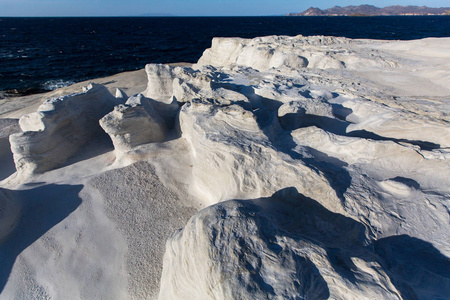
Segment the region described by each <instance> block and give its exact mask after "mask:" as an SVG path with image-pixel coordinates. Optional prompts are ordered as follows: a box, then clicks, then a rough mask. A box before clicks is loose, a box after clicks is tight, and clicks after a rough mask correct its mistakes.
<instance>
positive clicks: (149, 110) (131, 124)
mask: <svg viewBox="0 0 450 300" xmlns="http://www.w3.org/2000/svg"><path fill="white" fill-rule="evenodd" d="M100 125H101V126H102V128H103V130H105V132H106V133H108V134H109V136H110V137H111V140H112V142H113V144H114V148H115V149H116V150H117V151H127V150H131V149H133V148H134V147H136V146H138V145H142V144H147V143H152V142H161V141H163V140H164V138H165V135H166V131H167V128H166V126H165V124H164V121H163V119H162V118H161V117H160V116H159V114H158V111H157V110H156V109H155V107H154V105H153V104H152V102H151V100H149V99H146V98H144V97H143V96H142V95H138V96H136V97H132V98H130V99H128V101H127V102H126V103H125V104H121V105H118V106H116V107H115V108H114V110H113V111H112V112H110V113H109V114H107V115H106V116H104V117H103V118H102V119H101V120H100Z"/></svg>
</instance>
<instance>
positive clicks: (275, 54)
mask: <svg viewBox="0 0 450 300" xmlns="http://www.w3.org/2000/svg"><path fill="white" fill-rule="evenodd" d="M350 43H354V41H352V40H350V39H346V38H341V37H327V36H314V37H307V38H305V37H302V36H296V37H287V36H268V37H258V38H254V39H250V40H249V39H239V38H214V39H213V41H212V47H211V48H210V49H207V50H206V51H205V52H204V53H203V56H202V57H201V58H200V59H199V61H198V63H197V66H205V65H212V66H217V67H220V66H233V65H238V66H245V67H252V68H254V69H257V70H260V71H265V70H268V69H271V68H281V67H283V68H290V69H299V68H319V69H330V68H331V69H343V68H350V69H357V68H359V67H360V66H361V65H364V66H366V67H367V66H370V67H378V66H382V67H394V66H395V65H396V63H395V62H393V61H391V60H389V59H386V58H384V57H382V56H380V55H378V54H377V53H367V51H364V52H363V51H358V48H356V47H353V48H352V49H351V50H349V49H346V48H345V45H348V44H350ZM356 43H358V42H356ZM343 45H344V47H343Z"/></svg>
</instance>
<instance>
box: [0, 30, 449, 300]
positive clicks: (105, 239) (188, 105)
mask: <svg viewBox="0 0 450 300" xmlns="http://www.w3.org/2000/svg"><path fill="white" fill-rule="evenodd" d="M448 49H450V38H427V39H421V40H412V41H380V40H357V39H355V40H352V39H347V38H341V37H330V36H308V37H304V36H295V37H289V36H265V37H258V38H254V39H244V38H215V39H213V41H212V46H211V48H209V49H207V50H206V51H205V52H204V53H203V55H202V57H201V58H200V59H199V61H198V62H197V63H196V64H193V65H191V64H184V63H181V64H172V65H163V64H148V65H147V66H146V67H145V69H141V70H138V71H131V72H125V73H119V74H116V75H113V76H109V77H105V78H97V79H93V80H89V81H85V82H80V83H77V84H75V85H72V86H69V87H65V88H62V89H58V90H55V91H52V92H49V93H46V94H38V95H31V96H25V97H19V98H8V99H3V100H0V119H5V120H2V122H0V126H2V131H1V132H2V135H0V162H1V163H2V166H7V168H5V169H4V170H3V173H2V174H0V175H1V176H2V177H3V178H2V179H3V180H1V181H0V201H1V204H2V205H3V206H2V207H5V208H4V210H3V211H7V212H8V213H7V214H3V215H2V214H0V228H7V229H8V230H6V231H5V230H4V231H0V250H4V249H7V250H8V251H0V259H1V260H2V261H4V262H5V268H4V269H2V270H1V272H0V293H1V297H5V298H15V297H19V296H20V297H22V298H30V299H32V298H39V297H40V298H42V297H44V296H45V297H48V298H56V299H60V298H77V297H79V296H80V295H87V296H86V297H85V298H108V299H110V298H115V297H117V295H120V297H123V298H136V299H137V298H142V299H144V298H146V299H160V300H165V299H174V300H175V299H180V300H184V299H187V298H191V299H208V298H210V297H211V296H213V297H215V298H217V299H240V298H245V299H253V298H255V297H256V298H267V297H269V298H270V297H272V298H277V297H279V298H283V299H284V298H289V297H298V298H310V297H313V298H314V296H317V295H319V296H320V297H322V298H324V299H325V298H330V297H331V298H338V299H340V298H345V299H373V298H376V297H379V298H380V297H381V298H386V299H402V298H403V299H405V298H419V299H420V298H424V299H426V298H429V296H430V295H433V296H436V295H438V297H440V296H441V297H445V296H446V295H448V294H449V293H450V289H449V287H450V279H449V278H448V276H447V275H448V274H447V273H448V266H449V260H448V257H450V244H449V240H450V227H449V226H450V225H449V224H450V223H449V215H448V211H449V210H448V199H449V195H450V187H449V186H448V184H447V183H448V178H450V128H449V127H448V124H449V123H450V98H449V96H450V87H449V86H448V82H450V60H449V53H448ZM90 82H93V83H97V84H94V85H92V86H90V87H88V88H86V89H85V90H84V91H83V92H81V87H82V86H83V85H87V84H88V83H90ZM117 88H119V89H120V90H121V91H122V93H118V94H116V89H117ZM138 93H142V94H141V95H137V94H138ZM124 94H126V95H124ZM63 95H69V96H66V97H64V98H62V100H61V99H60V100H51V101H49V102H48V103H46V105H44V106H43V107H40V108H38V107H39V105H40V104H41V103H42V102H43V101H44V100H46V99H48V98H52V97H58V96H63ZM28 113H31V114H30V115H27V116H25V117H24V115H25V114H28ZM19 118H21V121H20V128H19V125H18V122H19V121H18V119H19ZM3 129H5V130H3ZM13 153H14V155H13ZM6 169H7V170H6ZM5 216H6V217H5ZM423 278H427V281H426V284H424V283H423V282H424V281H423ZM249 287H251V288H249ZM292 295H294V296H292Z"/></svg>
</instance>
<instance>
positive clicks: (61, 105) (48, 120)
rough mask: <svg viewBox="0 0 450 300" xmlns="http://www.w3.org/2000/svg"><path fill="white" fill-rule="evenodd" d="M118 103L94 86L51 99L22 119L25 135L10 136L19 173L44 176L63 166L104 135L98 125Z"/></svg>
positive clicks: (104, 91)
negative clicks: (83, 148) (93, 140)
mask: <svg viewBox="0 0 450 300" xmlns="http://www.w3.org/2000/svg"><path fill="white" fill-rule="evenodd" d="M118 101H119V100H118V99H116V98H115V97H114V96H112V95H111V93H110V92H109V91H108V90H107V89H106V88H105V87H104V86H102V85H96V84H91V85H89V86H88V87H86V88H85V90H84V91H83V92H82V93H78V94H71V95H68V96H63V97H60V98H53V99H49V100H47V101H45V102H44V103H43V104H42V105H41V106H40V107H39V109H38V111H37V112H35V113H31V114H28V115H25V116H23V117H22V118H20V121H19V124H20V128H21V129H22V131H23V132H22V133H17V134H13V135H11V136H10V143H11V150H12V152H13V154H14V161H15V164H16V168H17V171H18V172H20V173H42V172H45V171H48V170H51V169H53V168H55V167H57V166H59V165H60V164H62V163H64V162H65V161H66V160H67V159H68V158H69V157H70V156H71V155H73V154H74V153H76V151H77V150H78V149H79V148H80V147H81V146H82V145H84V144H85V143H86V142H88V141H89V140H90V139H91V138H92V137H94V136H96V135H98V134H99V133H101V132H102V130H101V128H100V126H99V124H98V121H99V120H100V119H101V118H102V117H103V116H104V115H105V114H107V113H108V112H110V111H111V110H112V109H113V108H114V106H115V105H117V104H118Z"/></svg>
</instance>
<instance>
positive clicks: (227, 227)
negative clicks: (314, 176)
mask: <svg viewBox="0 0 450 300" xmlns="http://www.w3.org/2000/svg"><path fill="white" fill-rule="evenodd" d="M422 249H426V250H425V253H424V256H423V257H420V256H419V253H420V252H421V250H422ZM396 251H399V252H400V253H395V252H396ZM398 254H401V255H398ZM432 257H433V258H432ZM429 259H433V260H436V262H439V263H440V264H442V265H441V266H438V265H433V266H431V267H430V266H425V265H427V261H428V260H429ZM408 260H411V262H410V263H409V266H408V267H407V266H406V264H407V263H406V262H407V261H408ZM448 266H450V264H449V262H448V260H447V259H446V258H445V257H444V256H442V255H441V254H440V253H439V252H438V251H436V250H435V249H433V247H432V246H431V245H430V244H428V243H425V242H422V241H420V240H417V239H414V238H411V237H409V236H406V235H402V236H393V237H390V238H387V239H381V240H378V241H375V242H372V241H371V240H370V238H369V237H368V235H367V232H366V227H365V226H364V224H362V223H360V222H357V221H355V220H353V219H351V218H348V217H344V216H342V215H340V214H336V213H333V212H330V211H329V210H327V209H326V208H324V207H323V206H322V205H320V204H319V203H318V202H317V201H315V200H313V199H311V198H307V197H304V196H303V195H301V194H298V193H297V191H296V189H295V188H286V189H283V190H280V191H278V192H277V193H275V194H274V195H273V196H272V197H269V198H260V199H254V200H232V201H225V202H221V203H219V204H215V205H213V206H210V207H208V208H206V209H204V210H202V211H200V212H199V213H197V214H196V215H194V216H193V217H192V218H191V219H190V220H189V222H188V223H187V225H186V226H185V227H184V228H183V229H182V230H180V231H178V232H176V233H175V234H174V235H173V236H172V237H171V238H170V239H169V241H168V242H167V245H166V253H165V257H164V270H163V274H162V284H161V290H160V294H159V299H254V298H257V299H274V298H280V299H308V298H313V299H329V298H330V297H333V298H337V299H373V298H376V297H381V298H382V299H403V298H415V297H418V298H427V297H429V296H431V295H433V294H434V295H436V294H442V293H445V292H446V291H448V284H449V280H448V278H447V279H446V276H447V275H448V274H447V273H448V272H447V271H446V270H445V268H446V267H448ZM404 268H407V269H408V272H411V276H412V277H413V278H414V279H413V280H409V279H408V278H406V276H405V274H404V273H403V271H404V270H405V269H404ZM442 276H443V277H442ZM425 278H426V279H425ZM423 280H425V281H426V282H427V283H424V282H423Z"/></svg>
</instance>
